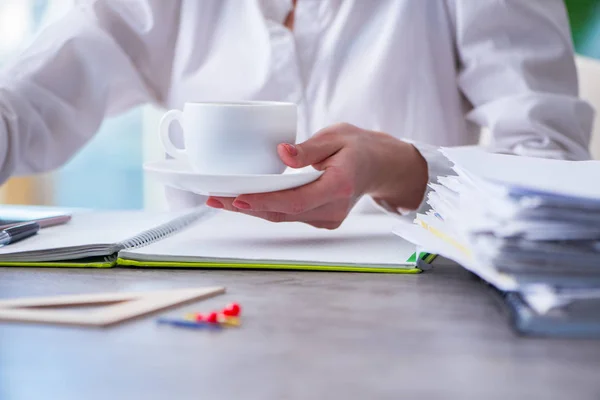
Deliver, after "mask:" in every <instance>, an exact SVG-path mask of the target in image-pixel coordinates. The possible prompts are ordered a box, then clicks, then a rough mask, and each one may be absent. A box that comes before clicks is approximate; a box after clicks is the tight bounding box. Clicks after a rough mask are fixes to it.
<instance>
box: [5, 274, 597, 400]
mask: <svg viewBox="0 0 600 400" xmlns="http://www.w3.org/2000/svg"><path fill="white" fill-rule="evenodd" d="M208 285H224V286H226V287H227V289H228V294H226V295H223V296H219V297H216V298H214V299H211V300H208V301H205V302H200V303H196V304H193V305H190V306H185V307H183V308H180V309H177V310H174V311H171V312H169V314H174V315H179V314H181V313H182V312H183V311H188V310H190V311H191V310H208V309H210V308H213V307H219V306H221V305H223V304H225V303H226V302H229V301H234V300H235V301H239V302H240V303H241V304H242V305H243V307H244V326H243V328H241V329H238V330H227V331H222V332H213V333H211V332H206V331H189V330H184V329H177V328H171V327H165V326H157V325H156V323H155V318H154V317H149V318H144V319H141V320H137V321H134V322H130V323H126V324H123V325H120V326H116V327H113V328H110V329H106V330H89V329H87V330H86V329H80V328H67V327H50V326H34V325H20V324H0V399H2V400H8V399H10V400H12V399H109V398H110V399H261V400H263V399H401V398H403V399H414V398H440V399H441V398H444V399H445V398H460V399H484V398H486V399H487V398H497V399H508V398H510V399H513V398H536V399H538V398H539V399H599V398H600V342H594V341H581V340H579V341H565V340H550V339H546V340H541V339H525V338H519V337H516V336H515V335H514V334H513V333H512V332H511V330H510V328H509V327H508V325H507V324H506V320H505V317H504V316H503V314H502V313H501V312H500V309H499V308H498V306H497V303H496V302H495V301H494V299H493V297H492V296H490V294H489V292H488V291H487V290H488V289H486V288H485V287H484V286H482V285H481V284H480V283H479V282H477V281H475V280H474V279H473V278H471V277H470V275H468V274H467V273H466V272H465V271H463V270H461V269H459V268H458V267H453V266H451V267H449V266H438V267H436V269H435V270H434V271H432V272H428V273H424V274H421V275H416V276H407V275H380V274H373V275H371V274H338V273H307V272H299V273H296V272H256V271H246V272H236V271H199V270H195V271H194V270H124V269H123V270H119V269H114V270H59V269H18V268H10V269H7V268H4V269H0V297H2V298H11V297H19V296H40V295H55V294H64V293H92V292H104V291H131V290H136V291H137V290H152V289H162V288H176V287H193V286H208Z"/></svg>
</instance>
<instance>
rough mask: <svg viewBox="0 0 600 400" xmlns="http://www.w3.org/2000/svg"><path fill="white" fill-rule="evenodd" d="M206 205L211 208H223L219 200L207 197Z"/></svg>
mask: <svg viewBox="0 0 600 400" xmlns="http://www.w3.org/2000/svg"><path fill="white" fill-rule="evenodd" d="M206 205H207V206H209V207H212V208H224V207H225V206H224V205H223V203H221V202H220V201H219V200H215V199H208V200H207V201H206Z"/></svg>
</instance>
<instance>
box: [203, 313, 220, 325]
mask: <svg viewBox="0 0 600 400" xmlns="http://www.w3.org/2000/svg"><path fill="white" fill-rule="evenodd" d="M206 322H208V323H209V324H218V323H219V318H218V315H217V313H216V312H211V313H210V314H208V317H206Z"/></svg>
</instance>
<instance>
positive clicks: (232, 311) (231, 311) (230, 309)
mask: <svg viewBox="0 0 600 400" xmlns="http://www.w3.org/2000/svg"><path fill="white" fill-rule="evenodd" d="M241 311H242V309H241V308H240V305H239V304H238V303H231V304H229V305H228V306H227V307H225V308H224V309H223V314H224V315H226V316H228V317H237V316H238V315H240V313H241Z"/></svg>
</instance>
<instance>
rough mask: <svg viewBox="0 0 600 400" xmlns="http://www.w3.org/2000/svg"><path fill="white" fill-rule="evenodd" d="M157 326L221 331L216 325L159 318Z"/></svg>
mask: <svg viewBox="0 0 600 400" xmlns="http://www.w3.org/2000/svg"><path fill="white" fill-rule="evenodd" d="M157 322H158V323H159V324H168V325H172V326H179V327H183V328H192V329H214V330H219V329H222V328H221V326H220V325H218V324H208V323H205V322H195V321H187V320H184V319H172V318H159V319H158V321H157Z"/></svg>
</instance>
